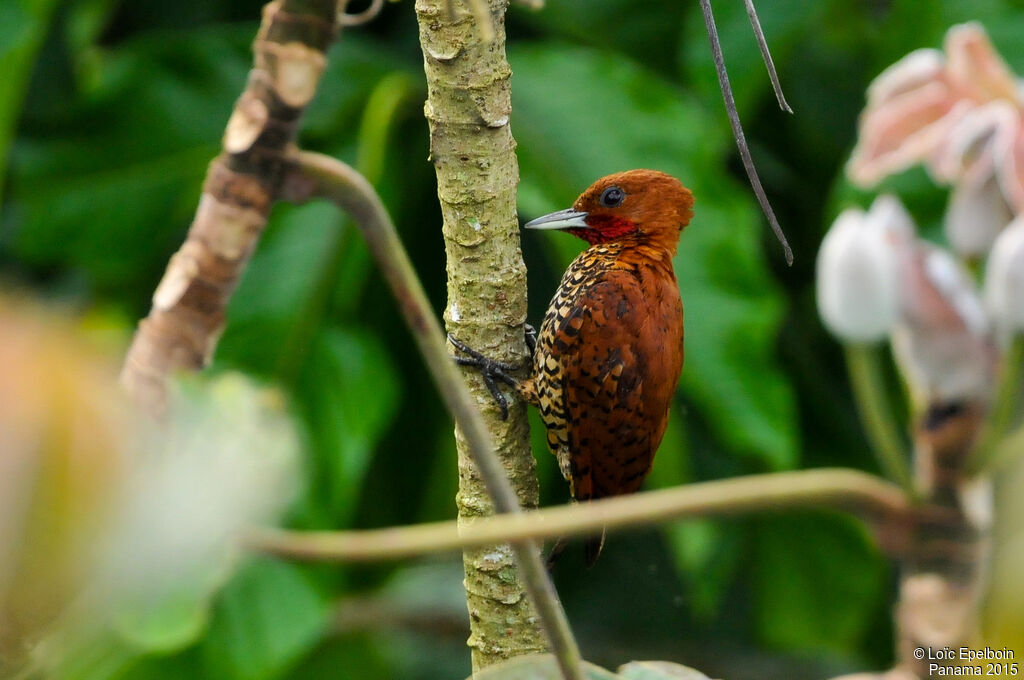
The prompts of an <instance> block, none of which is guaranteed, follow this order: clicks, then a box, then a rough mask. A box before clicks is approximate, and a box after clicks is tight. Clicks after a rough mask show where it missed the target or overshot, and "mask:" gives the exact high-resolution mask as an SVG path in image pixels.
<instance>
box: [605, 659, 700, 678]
mask: <svg viewBox="0 0 1024 680" xmlns="http://www.w3.org/2000/svg"><path fill="white" fill-rule="evenodd" d="M618 673H619V675H620V676H621V677H623V678H626V680H710V678H708V676H706V675H704V674H703V673H701V672H700V671H696V670H694V669H692V668H690V667H689V666H682V665H680V664H677V663H672V662H671V661H630V662H629V663H627V664H625V665H623V666H619V670H618Z"/></svg>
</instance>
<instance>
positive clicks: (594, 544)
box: [583, 529, 607, 569]
mask: <svg viewBox="0 0 1024 680" xmlns="http://www.w3.org/2000/svg"><path fill="white" fill-rule="evenodd" d="M606 533H607V530H606V529H601V534H600V535H599V536H587V538H586V539H585V540H584V542H583V559H584V560H585V561H586V563H587V568H588V569H589V568H590V567H593V566H594V564H595V563H596V562H597V558H598V557H600V556H601V548H603V547H604V537H605V534H606Z"/></svg>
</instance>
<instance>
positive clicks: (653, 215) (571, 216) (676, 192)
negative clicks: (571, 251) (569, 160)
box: [524, 170, 693, 254]
mask: <svg viewBox="0 0 1024 680" xmlns="http://www.w3.org/2000/svg"><path fill="white" fill-rule="evenodd" d="M691 217H693V194H691V193H690V190H689V189H687V188H686V187H684V186H683V185H682V184H681V183H680V182H679V180H677V179H676V178H675V177H672V176H671V175H666V174H665V173H663V172H658V171H657V170H629V171H627V172H619V173H616V174H614V175H608V176H607V177H602V178H601V179H599V180H597V181H596V182H594V183H593V184H592V185H590V188H588V189H587V190H586V191H584V192H583V193H582V194H580V197H579V198H577V199H576V203H574V204H573V206H572V208H569V209H568V210H560V211H558V212H554V213H551V214H550V215H545V216H543V217H538V218H537V219H535V220H533V221H531V222H527V223H526V225H524V226H525V227H526V228H527V229H560V230H562V231H567V232H569V233H570V234H573V235H574V236H578V237H580V238H581V239H583V240H584V241H587V242H588V243H590V244H591V245H594V244H597V243H621V244H623V245H626V246H630V245H641V244H644V245H654V246H660V247H662V248H664V249H665V250H667V251H669V252H670V253H673V254H674V253H675V251H676V245H677V244H678V243H679V233H680V232H681V231H682V230H683V227H685V226H686V225H687V224H689V223H690V218H691Z"/></svg>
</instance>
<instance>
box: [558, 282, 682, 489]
mask: <svg viewBox="0 0 1024 680" xmlns="http://www.w3.org/2000/svg"><path fill="white" fill-rule="evenodd" d="M577 309H578V311H577ZM577 318H578V319H579V321H577V322H575V323H576V324H577V325H578V329H574V330H576V334H575V336H574V339H575V340H576V342H575V343H574V345H573V346H572V348H571V349H572V351H570V352H567V353H565V355H564V356H563V357H562V360H561V364H562V367H561V368H562V370H561V373H562V375H561V378H562V381H561V382H562V393H563V400H564V406H565V413H566V429H567V434H568V441H567V449H568V450H567V452H566V453H567V454H568V459H569V473H570V476H571V481H572V486H573V495H574V497H575V498H576V499H577V500H587V499H589V498H602V497H605V496H613V495H618V494H623V493H630V492H632V491H635V490H636V489H637V488H639V486H640V484H641V483H642V482H643V480H644V477H646V475H647V473H648V471H650V468H651V463H652V461H653V459H654V453H655V451H656V450H657V448H658V445H659V444H660V443H661V438H662V435H663V434H664V432H665V425H666V423H667V417H668V407H669V404H670V402H671V399H672V394H673V393H674V392H675V387H676V383H677V381H678V379H679V372H680V369H681V368H682V359H683V357H682V305H681V303H680V300H679V290H678V288H677V286H676V283H675V280H674V277H668V276H665V275H664V274H663V273H662V272H658V271H655V270H650V269H641V270H639V271H630V270H623V269H612V270H610V271H607V272H605V273H604V274H603V276H601V278H600V281H599V282H597V283H595V284H594V285H591V286H587V287H586V288H585V289H584V290H583V291H581V294H580V296H579V298H578V300H577V307H576V309H574V310H573V312H572V313H570V314H569V315H567V319H569V320H570V322H569V323H573V321H572V320H573V319H577Z"/></svg>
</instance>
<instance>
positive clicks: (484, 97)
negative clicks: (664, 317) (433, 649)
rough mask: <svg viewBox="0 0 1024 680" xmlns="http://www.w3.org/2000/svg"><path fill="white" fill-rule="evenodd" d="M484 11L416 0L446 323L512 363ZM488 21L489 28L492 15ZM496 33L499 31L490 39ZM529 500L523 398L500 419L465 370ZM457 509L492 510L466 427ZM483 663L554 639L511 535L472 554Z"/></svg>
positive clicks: (519, 346) (472, 514)
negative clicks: (533, 600)
mask: <svg viewBox="0 0 1024 680" xmlns="http://www.w3.org/2000/svg"><path fill="white" fill-rule="evenodd" d="M486 4H487V10H488V11H487V16H485V17H478V16H477V15H478V14H479V12H478V11H477V12H474V11H473V10H472V5H470V4H467V3H466V2H454V3H447V2H445V0H417V2H416V14H417V18H418V21H419V29H420V45H421V47H422V49H423V64H424V71H425V73H426V78H427V102H426V105H425V107H424V110H425V115H426V118H427V122H428V124H429V126H430V159H431V161H432V162H433V164H434V167H435V169H436V171H437V194H438V199H439V201H440V204H441V212H442V215H443V217H444V225H443V233H444V243H445V252H446V254H447V261H448V307H447V310H446V312H445V321H446V322H447V326H448V331H449V332H450V333H451V334H452V335H454V336H455V337H457V338H459V339H460V340H462V341H464V342H466V343H469V344H470V345H472V346H473V347H475V348H477V349H479V350H481V351H483V352H485V353H487V354H488V355H489V356H492V357H494V358H495V359H499V360H502V361H507V362H511V363H514V364H515V363H521V364H523V365H524V366H525V365H526V363H527V354H526V346H525V342H524V338H523V324H524V322H525V320H526V269H525V266H524V265H523V259H522V255H521V253H520V249H519V223H518V220H517V216H516V187H517V185H518V182H519V168H518V164H517V161H516V155H515V140H514V139H513V137H512V131H511V129H510V127H509V118H510V116H511V100H510V93H511V89H510V77H511V74H512V71H511V69H510V67H509V64H508V61H507V60H506V58H505V9H506V4H507V3H506V0H488V2H487V3H486ZM487 21H489V23H490V29H493V30H488V27H487V26H482V25H481V24H482V22H483V23H486V22H487ZM488 38H489V39H488ZM466 378H467V382H468V383H469V386H470V390H471V391H472V393H473V396H474V398H475V399H476V402H477V404H479V405H480V407H481V410H482V412H483V415H484V418H485V421H486V424H487V428H488V430H489V431H490V434H491V437H492V440H493V441H494V443H495V445H496V450H497V453H498V456H499V458H500V459H501V462H502V465H503V466H504V467H505V470H506V471H507V473H508V477H509V479H510V480H511V482H512V485H513V487H514V488H515V491H516V495H517V496H518V498H519V503H520V504H521V505H522V506H523V507H526V508H532V507H536V505H537V502H538V486H537V477H536V472H535V463H534V460H533V456H532V454H531V451H530V440H529V432H528V424H527V420H526V413H525V408H524V407H523V405H522V404H519V403H515V404H514V405H513V407H512V408H511V409H510V413H509V418H508V419H507V420H504V421H503V420H501V417H500V415H499V411H498V408H497V407H496V405H495V404H494V403H493V400H492V398H491V397H490V395H489V394H488V392H487V390H486V388H485V387H484V386H483V383H482V381H481V380H480V378H479V376H478V375H475V374H474V373H473V372H471V371H467V372H466ZM456 441H457V444H458V451H459V455H458V469H459V492H458V496H457V499H456V502H457V505H458V510H459V520H460V522H461V523H462V524H463V525H466V526H471V525H472V524H473V523H474V522H476V521H477V520H478V519H479V518H482V517H486V516H488V515H491V514H493V512H494V507H493V505H492V503H491V501H490V498H489V497H488V494H487V492H486V488H485V486H484V483H483V480H482V479H481V477H480V474H479V471H478V470H477V467H476V465H475V464H474V463H473V460H472V459H471V457H470V452H469V447H468V445H467V441H466V436H465V433H464V432H463V431H462V430H461V427H460V428H459V429H458V430H457V431H456ZM463 562H464V565H465V574H466V581H465V585H466V599H467V604H468V607H469V615H470V630H471V634H470V639H469V645H470V647H471V648H472V655H473V669H474V670H478V669H480V668H483V667H485V666H488V665H491V664H494V663H497V662H500V661H502V660H504V659H507V658H510V657H513V656H519V655H523V654H532V653H536V652H542V651H546V649H547V644H546V641H545V638H544V635H543V632H542V630H541V628H540V625H539V619H538V616H537V614H536V612H534V611H533V608H532V606H531V604H530V600H529V598H528V597H527V596H526V586H525V582H524V578H523V576H522V575H521V574H520V572H519V568H518V567H517V562H516V559H515V557H514V555H513V551H512V550H511V549H510V548H509V546H507V545H491V546H483V547H478V548H469V549H467V550H466V551H465V552H464V554H463Z"/></svg>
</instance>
